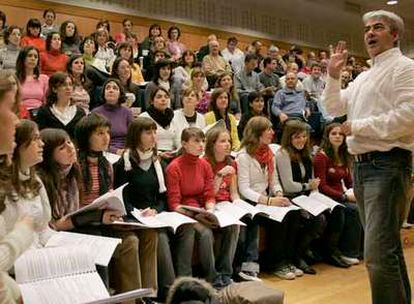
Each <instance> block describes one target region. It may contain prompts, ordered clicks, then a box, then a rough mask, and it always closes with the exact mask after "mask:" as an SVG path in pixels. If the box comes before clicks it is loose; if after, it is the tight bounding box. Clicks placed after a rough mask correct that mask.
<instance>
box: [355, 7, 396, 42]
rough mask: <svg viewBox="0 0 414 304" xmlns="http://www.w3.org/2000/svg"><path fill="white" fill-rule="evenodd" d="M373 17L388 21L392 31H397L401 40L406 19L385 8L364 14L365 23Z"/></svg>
mask: <svg viewBox="0 0 414 304" xmlns="http://www.w3.org/2000/svg"><path fill="white" fill-rule="evenodd" d="M371 19H383V20H385V21H387V22H388V23H389V25H390V29H391V32H394V33H395V32H396V33H397V34H398V40H401V37H402V36H403V34H404V21H403V20H402V18H401V17H400V16H398V15H397V14H394V13H392V12H388V11H384V10H377V11H371V12H368V13H365V14H364V15H363V16H362V21H363V22H364V24H366V23H367V22H368V21H369V20H371Z"/></svg>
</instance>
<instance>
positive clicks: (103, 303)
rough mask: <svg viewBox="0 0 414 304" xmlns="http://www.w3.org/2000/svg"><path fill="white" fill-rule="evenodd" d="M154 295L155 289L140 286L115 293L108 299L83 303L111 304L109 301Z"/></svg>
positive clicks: (119, 301)
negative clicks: (140, 287) (139, 287)
mask: <svg viewBox="0 0 414 304" xmlns="http://www.w3.org/2000/svg"><path fill="white" fill-rule="evenodd" d="M154 295H156V293H155V291H154V290H153V289H151V288H142V289H135V290H131V291H127V292H124V293H120V294H116V295H114V296H112V297H110V298H108V299H104V300H97V301H93V302H88V303H85V304H111V303H121V302H123V301H127V300H132V299H137V298H142V297H152V296H154Z"/></svg>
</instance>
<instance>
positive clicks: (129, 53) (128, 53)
mask: <svg viewBox="0 0 414 304" xmlns="http://www.w3.org/2000/svg"><path fill="white" fill-rule="evenodd" d="M116 54H117V56H119V57H121V58H122V59H125V60H127V61H128V62H129V64H130V65H131V64H133V63H134V58H133V54H134V50H133V49H132V44H130V43H129V42H121V43H120V44H118V47H117V48H116Z"/></svg>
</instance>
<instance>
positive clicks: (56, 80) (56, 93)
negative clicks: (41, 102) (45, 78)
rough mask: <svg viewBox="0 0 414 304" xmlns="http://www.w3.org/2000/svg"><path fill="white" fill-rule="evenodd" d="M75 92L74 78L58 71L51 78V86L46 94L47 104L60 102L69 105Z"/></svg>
mask: <svg viewBox="0 0 414 304" xmlns="http://www.w3.org/2000/svg"><path fill="white" fill-rule="evenodd" d="M72 92H73V81H72V78H71V77H70V76H69V75H68V74H67V73H64V72H56V73H54V74H53V75H52V76H50V78H49V88H48V90H47V95H46V104H47V105H48V106H52V105H54V104H60V105H62V106H68V105H69V104H70V101H71V97H72Z"/></svg>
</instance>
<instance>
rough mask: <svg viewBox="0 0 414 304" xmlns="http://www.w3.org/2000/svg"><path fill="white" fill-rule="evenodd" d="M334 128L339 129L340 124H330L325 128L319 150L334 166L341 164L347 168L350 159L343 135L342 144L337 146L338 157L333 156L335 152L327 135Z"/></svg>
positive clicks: (349, 164) (349, 165)
mask: <svg viewBox="0 0 414 304" xmlns="http://www.w3.org/2000/svg"><path fill="white" fill-rule="evenodd" d="M335 128H341V124H340V123H331V124H329V125H327V126H326V128H325V132H324V135H323V138H322V143H321V149H322V150H323V151H324V152H325V154H326V156H328V157H329V158H330V159H331V160H332V161H333V163H334V164H336V165H338V164H342V165H344V166H346V167H348V168H350V167H351V157H350V155H349V153H348V147H347V145H346V140H345V134H343V133H342V135H343V137H344V140H343V142H342V144H341V145H340V146H339V149H338V155H337V156H336V155H335V151H334V149H333V146H332V144H331V142H330V140H329V134H330V133H331V131H332V130H333V129H335Z"/></svg>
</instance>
